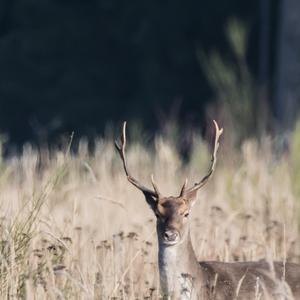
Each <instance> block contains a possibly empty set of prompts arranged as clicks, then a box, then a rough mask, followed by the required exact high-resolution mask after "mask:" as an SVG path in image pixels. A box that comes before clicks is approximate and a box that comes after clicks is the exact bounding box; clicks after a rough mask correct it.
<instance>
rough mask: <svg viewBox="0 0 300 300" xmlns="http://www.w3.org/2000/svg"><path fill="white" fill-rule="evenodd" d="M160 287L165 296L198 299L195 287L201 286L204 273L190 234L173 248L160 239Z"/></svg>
mask: <svg viewBox="0 0 300 300" xmlns="http://www.w3.org/2000/svg"><path fill="white" fill-rule="evenodd" d="M158 242H159V249H158V262H159V274H160V286H161V291H162V294H163V295H164V296H167V297H175V299H182V300H183V299H196V298H195V297H197V295H195V293H196V291H195V287H196V286H199V285H200V284H201V281H202V282H203V280H202V272H201V269H200V266H199V263H198V261H197V258H196V255H195V252H194V250H193V246H192V242H191V238H190V232H189V231H188V232H187V234H186V236H185V238H183V240H182V241H181V242H180V243H178V244H176V245H173V246H167V245H165V244H164V243H163V242H162V241H160V239H159V238H158Z"/></svg>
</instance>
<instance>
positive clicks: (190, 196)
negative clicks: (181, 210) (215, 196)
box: [184, 190, 197, 207]
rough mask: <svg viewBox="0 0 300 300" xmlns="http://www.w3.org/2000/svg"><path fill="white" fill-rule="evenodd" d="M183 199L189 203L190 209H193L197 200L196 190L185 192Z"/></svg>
mask: <svg viewBox="0 0 300 300" xmlns="http://www.w3.org/2000/svg"><path fill="white" fill-rule="evenodd" d="M184 199H186V201H187V202H188V203H189V205H190V207H193V206H194V204H195V203H196V200H197V190H194V191H191V192H187V193H186V194H185V195H184Z"/></svg>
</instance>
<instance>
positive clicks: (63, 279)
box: [0, 128, 300, 299]
mask: <svg viewBox="0 0 300 300" xmlns="http://www.w3.org/2000/svg"><path fill="white" fill-rule="evenodd" d="M226 138H227V137H226V128H225V134H224V136H222V139H221V145H220V150H219V155H218V163H217V167H216V172H215V174H214V176H213V178H212V179H211V181H210V182H209V184H207V185H206V186H205V188H203V189H202V190H201V191H200V192H199V193H198V202H197V204H196V205H195V206H194V209H193V213H192V223H191V232H192V236H193V244H194V248H195V250H196V253H197V255H198V258H199V260H221V261H245V260H259V259H263V258H265V259H267V260H270V261H272V260H288V261H293V262H298V263H299V262H300V238H299V229H300V210H299V204H300V202H299V196H300V193H299V187H300V184H299V185H298V186H297V182H298V181H299V180H300V170H299V169H300V157H299V158H298V156H300V142H299V141H300V130H299V128H298V130H295V131H294V133H292V134H291V135H290V137H289V139H288V147H287V149H286V150H285V151H284V153H282V154H278V153H277V152H276V151H275V150H274V148H275V147H274V144H275V142H274V141H276V138H274V139H270V138H267V137H266V138H263V139H262V141H263V142H262V143H260V145H258V143H257V142H256V141H254V140H253V141H245V142H244V143H243V145H242V146H241V147H240V148H239V149H238V150H233V149H232V148H231V147H228V146H226ZM151 143H153V145H155V147H154V148H155V149H153V148H151V147H150V148H147V147H145V146H143V144H142V143H139V142H136V141H134V140H133V141H132V140H130V139H129V140H128V150H127V157H128V163H129V167H130V169H131V171H132V173H133V174H134V175H135V176H136V177H137V178H139V179H140V180H141V181H142V182H144V183H145V184H148V185H149V186H150V175H151V173H153V174H154V175H155V178H156V181H157V183H158V184H159V186H160V189H161V190H162V192H163V193H164V194H166V195H177V194H178V193H179V189H180V187H181V186H182V183H183V182H184V179H185V177H188V178H189V182H190V184H192V183H193V182H194V181H196V180H197V179H200V178H202V176H203V175H205V173H206V170H207V167H208V165H209V160H210V155H209V147H208V146H207V145H206V144H205V143H204V142H203V141H202V140H201V138H199V137H197V136H195V139H194V148H193V151H192V155H191V159H190V161H189V162H187V163H183V162H182V160H181V159H180V156H179V155H178V153H177V151H176V147H174V145H172V142H170V141H168V140H167V139H164V138H162V137H159V136H158V137H156V138H155V140H152V141H151ZM151 143H150V144H151ZM87 148H88V147H87V143H86V141H85V140H82V141H81V142H80V144H79V149H78V153H77V154H72V153H70V152H69V151H68V149H66V150H63V151H59V150H57V151H47V150H46V149H44V150H43V151H42V153H41V152H39V151H37V150H34V149H33V148H32V147H31V146H29V145H27V146H24V150H23V153H22V154H21V155H20V156H18V157H12V158H9V159H5V160H2V161H1V164H0V171H1V173H0V203H1V215H0V217H1V218H0V221H1V243H0V247H1V276H0V299H20V298H21V299H158V298H159V277H158V270H157V244H156V234H155V217H154V215H153V213H152V212H151V210H150V209H149V208H148V207H147V204H146V202H145V201H144V198H143V195H142V193H141V192H139V191H138V190H137V189H135V188H134V187H133V186H132V185H131V184H129V183H128V182H127V181H126V177H125V175H124V172H123V168H122V164H121V161H120V159H119V157H118V155H117V153H116V151H115V149H114V146H113V141H112V139H105V140H101V139H99V140H98V141H96V146H95V151H94V152H93V153H92V154H91V153H89V151H88V150H87Z"/></svg>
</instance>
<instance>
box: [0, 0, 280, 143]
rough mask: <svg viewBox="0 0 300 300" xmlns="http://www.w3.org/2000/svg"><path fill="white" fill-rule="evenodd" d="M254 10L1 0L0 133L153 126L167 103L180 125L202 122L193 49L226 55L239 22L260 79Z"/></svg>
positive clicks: (244, 6)
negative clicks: (112, 124) (230, 28)
mask: <svg viewBox="0 0 300 300" xmlns="http://www.w3.org/2000/svg"><path fill="white" fill-rule="evenodd" d="M259 7H260V5H259V1H258V0H257V1H246V2H245V1H238V0H230V1H220V0H211V1H196V0H191V1H181V0H172V1H166V0H164V1H161V0H159V1H158V0H157V1H156V0H155V1H138V0H134V1H130V2H126V1H123V2H122V1H115V0H84V1H79V0H76V1H75V0H72V1H71V0H60V1H58V0H2V1H1V2H0V130H1V131H2V132H5V133H8V134H9V136H10V141H11V142H13V143H19V144H21V143H23V142H24V141H26V140H35V139H38V138H39V137H40V136H46V135H49V137H50V138H53V137H55V136H57V135H58V134H60V133H62V132H70V131H75V132H76V134H77V135H81V134H88V135H91V134H94V133H97V132H101V130H103V128H104V125H105V124H106V123H107V122H108V121H120V120H123V119H137V120H142V121H143V123H144V124H145V125H146V126H148V127H149V128H152V129H155V127H156V124H157V115H158V114H159V113H158V111H159V110H162V111H164V112H166V113H168V112H169V111H170V107H171V105H172V103H174V102H177V103H179V102H180V103H181V109H180V117H181V118H182V120H183V121H186V122H188V121H190V120H194V119H195V120H198V121H199V120H201V119H202V118H203V116H204V108H205V105H206V104H207V102H208V101H209V100H210V99H212V97H213V91H212V90H211V89H210V87H209V85H208V83H207V80H206V78H205V76H204V74H203V71H202V70H201V67H200V64H199V62H198V59H197V50H198V49H204V51H206V52H209V51H211V50H214V49H215V50H218V51H221V52H222V53H224V55H225V56H226V57H228V58H229V59H230V51H229V50H228V45H227V43H226V39H225V38H224V27H225V25H226V23H227V22H228V20H229V19H230V18H232V17H235V18H237V19H240V20H242V21H243V22H245V23H246V24H247V25H248V26H249V28H250V40H249V49H248V54H247V57H248V62H249V65H250V69H251V70H252V72H253V75H254V76H258V73H259V66H258V64H259V58H258V55H259V46H258V43H259V30H260V24H259V16H260V14H259ZM276 7H277V5H274V3H273V6H272V7H270V15H271V18H270V19H271V21H272V20H273V19H274V18H276V9H277V8H276ZM274 16H275V17H274ZM272 18H273V19H272ZM273 21H274V20H273ZM275 24H276V21H275ZM272 34H273V33H272ZM271 40H272V39H271ZM275 42H276V41H273V40H272V43H275ZM270 48H272V47H270ZM270 52H271V56H272V55H273V56H274V55H275V54H274V53H273V50H272V49H271V50H270ZM270 62H271V67H270V70H271V69H272V68H274V66H273V65H272V59H270Z"/></svg>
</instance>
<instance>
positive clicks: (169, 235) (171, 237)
mask: <svg viewBox="0 0 300 300" xmlns="http://www.w3.org/2000/svg"><path fill="white" fill-rule="evenodd" d="M178 236H179V234H178V232H176V231H173V230H167V231H165V234H164V239H165V240H166V241H168V242H174V241H176V240H177V238H178Z"/></svg>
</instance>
